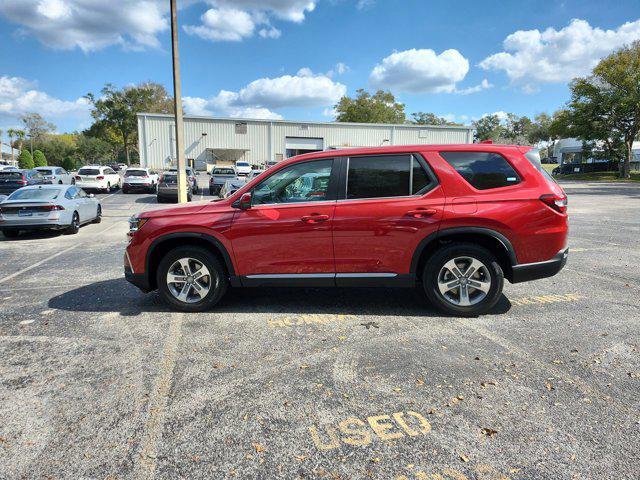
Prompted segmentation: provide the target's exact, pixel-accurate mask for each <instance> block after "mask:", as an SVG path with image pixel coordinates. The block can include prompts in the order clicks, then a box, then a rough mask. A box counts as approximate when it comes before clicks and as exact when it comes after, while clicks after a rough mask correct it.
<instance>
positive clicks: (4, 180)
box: [0, 170, 44, 195]
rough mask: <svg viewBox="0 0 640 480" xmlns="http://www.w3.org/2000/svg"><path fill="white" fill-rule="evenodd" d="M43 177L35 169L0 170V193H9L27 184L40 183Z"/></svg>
mask: <svg viewBox="0 0 640 480" xmlns="http://www.w3.org/2000/svg"><path fill="white" fill-rule="evenodd" d="M42 184H44V177H43V176H42V174H41V173H40V172H38V171H37V170H2V171H0V194H4V195H9V194H11V193H13V192H15V191H16V190H18V189H19V188H22V187H26V186H27V185H42Z"/></svg>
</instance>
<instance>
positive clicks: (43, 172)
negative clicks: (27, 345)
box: [37, 168, 53, 175]
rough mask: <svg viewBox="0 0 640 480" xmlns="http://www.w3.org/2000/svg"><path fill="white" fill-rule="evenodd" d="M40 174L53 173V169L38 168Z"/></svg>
mask: <svg viewBox="0 0 640 480" xmlns="http://www.w3.org/2000/svg"><path fill="white" fill-rule="evenodd" d="M37 170H38V171H39V172H40V173H41V174H42V175H53V171H52V170H46V169H41V168H38V169H37Z"/></svg>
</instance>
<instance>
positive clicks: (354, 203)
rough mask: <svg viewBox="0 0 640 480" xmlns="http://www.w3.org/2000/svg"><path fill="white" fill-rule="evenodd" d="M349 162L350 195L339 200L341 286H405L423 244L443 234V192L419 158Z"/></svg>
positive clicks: (337, 242) (371, 157)
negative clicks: (368, 282) (396, 282)
mask: <svg viewBox="0 0 640 480" xmlns="http://www.w3.org/2000/svg"><path fill="white" fill-rule="evenodd" d="M344 161H345V162H347V165H346V167H345V168H346V177H347V182H346V184H347V185H346V191H344V192H341V193H340V194H339V195H340V196H339V198H340V199H339V200H338V202H337V204H336V212H335V216H334V250H335V259H336V273H337V275H336V282H337V284H338V285H341V284H348V283H349V282H350V281H353V280H354V279H355V280H357V281H360V282H361V281H362V280H365V279H367V277H370V279H371V280H375V279H378V280H380V281H383V282H384V281H386V280H389V281H391V282H393V279H394V277H397V279H398V280H402V276H406V275H407V274H409V273H410V265H411V259H412V257H413V253H414V252H415V250H416V248H417V246H418V244H419V243H420V241H421V240H422V239H423V238H425V237H427V236H428V235H430V234H431V233H434V232H437V230H438V227H439V224H440V220H441V219H442V214H443V209H444V203H445V198H444V194H443V192H442V188H441V187H440V185H439V184H438V181H437V178H436V177H435V175H434V174H433V173H432V172H431V169H430V168H429V167H428V165H427V163H426V162H425V161H424V159H423V158H422V157H421V156H419V155H411V154H400V155H368V156H359V157H350V158H348V159H345V160H344ZM384 279H386V280H384Z"/></svg>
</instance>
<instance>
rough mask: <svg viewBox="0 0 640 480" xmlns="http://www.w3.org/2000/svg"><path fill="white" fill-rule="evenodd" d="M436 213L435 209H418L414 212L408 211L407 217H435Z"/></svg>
mask: <svg viewBox="0 0 640 480" xmlns="http://www.w3.org/2000/svg"><path fill="white" fill-rule="evenodd" d="M436 213H438V211H437V210H436V209H435V208H418V209H416V210H409V211H408V212H407V215H408V216H410V217H413V218H424V217H430V216H431V215H435V214H436Z"/></svg>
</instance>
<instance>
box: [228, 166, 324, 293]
mask: <svg viewBox="0 0 640 480" xmlns="http://www.w3.org/2000/svg"><path fill="white" fill-rule="evenodd" d="M333 165H334V160H333V159H318V160H310V161H307V162H302V163H295V164H293V165H291V166H288V167H285V168H282V169H280V170H278V171H276V172H274V173H273V174H272V175H271V176H269V177H268V178H266V179H265V180H263V181H262V182H261V183H260V184H258V185H257V186H256V187H255V188H254V189H253V190H252V205H251V208H249V209H247V210H238V211H237V212H236V213H235V216H234V219H233V224H232V226H231V231H230V237H231V243H232V246H233V252H234V255H235V258H236V264H237V266H238V274H239V275H241V276H243V280H242V281H243V284H244V283H246V284H247V285H250V284H254V285H255V284H278V283H292V282H295V281H299V283H300V284H305V285H333V282H334V274H335V264H334V256H333V243H332V235H331V229H332V226H333V215H334V210H335V207H336V200H335V198H336V197H335V192H336V179H335V173H336V172H335V171H334V168H333Z"/></svg>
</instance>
